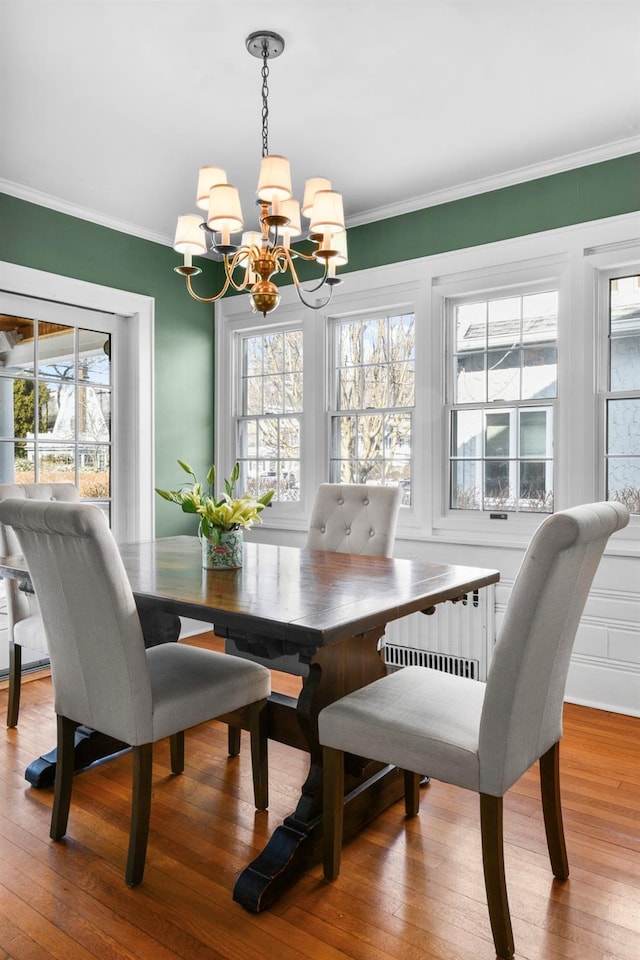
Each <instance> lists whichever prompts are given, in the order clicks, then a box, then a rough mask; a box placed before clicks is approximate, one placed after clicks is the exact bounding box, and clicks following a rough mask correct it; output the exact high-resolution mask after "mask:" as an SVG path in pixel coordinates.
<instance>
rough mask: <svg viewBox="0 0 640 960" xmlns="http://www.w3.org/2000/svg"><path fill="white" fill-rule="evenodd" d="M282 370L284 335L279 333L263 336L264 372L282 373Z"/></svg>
mask: <svg viewBox="0 0 640 960" xmlns="http://www.w3.org/2000/svg"><path fill="white" fill-rule="evenodd" d="M283 370H284V337H283V335H282V334H281V333H272V334H267V335H266V336H265V338H264V372H265V373H282V372H283Z"/></svg>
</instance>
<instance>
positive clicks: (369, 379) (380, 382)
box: [362, 364, 389, 409]
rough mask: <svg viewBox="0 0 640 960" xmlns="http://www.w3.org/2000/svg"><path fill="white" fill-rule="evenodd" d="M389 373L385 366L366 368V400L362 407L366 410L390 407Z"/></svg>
mask: <svg viewBox="0 0 640 960" xmlns="http://www.w3.org/2000/svg"><path fill="white" fill-rule="evenodd" d="M387 371H388V367H387V366H385V365H383V364H376V365H374V366H372V367H364V369H363V374H364V400H363V403H362V406H363V407H365V409H369V408H373V409H379V408H380V407H388V406H389V393H388V389H387V388H388V383H387Z"/></svg>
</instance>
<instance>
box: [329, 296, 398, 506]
mask: <svg viewBox="0 0 640 960" xmlns="http://www.w3.org/2000/svg"><path fill="white" fill-rule="evenodd" d="M333 347H334V351H333V354H334V377H333V381H334V386H333V405H332V406H333V413H332V415H331V462H330V479H331V481H332V482H334V483H336V482H344V483H382V484H399V485H400V486H401V487H402V489H403V503H405V504H409V503H410V502H411V463H412V443H413V407H414V394H415V322H414V315H413V313H407V314H401V315H398V316H375V317H367V318H365V319H355V320H354V319H349V320H336V321H335V322H334V325H333Z"/></svg>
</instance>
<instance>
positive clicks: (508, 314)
mask: <svg viewBox="0 0 640 960" xmlns="http://www.w3.org/2000/svg"><path fill="white" fill-rule="evenodd" d="M521 303H522V301H521V298H520V297H505V299H504V300H490V301H489V303H488V305H487V310H488V316H487V322H488V329H487V342H488V345H489V347H492V346H494V347H497V346H498V345H501V346H503V347H511V346H513V345H515V344H519V343H520V342H521V336H522V335H521V331H520V310H521Z"/></svg>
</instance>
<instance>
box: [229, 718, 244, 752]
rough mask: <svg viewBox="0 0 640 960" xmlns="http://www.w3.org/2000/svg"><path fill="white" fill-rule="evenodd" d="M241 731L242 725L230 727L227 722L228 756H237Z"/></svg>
mask: <svg viewBox="0 0 640 960" xmlns="http://www.w3.org/2000/svg"><path fill="white" fill-rule="evenodd" d="M241 733H242V727H232V726H231V724H229V727H228V733H227V735H228V744H229V746H228V753H229V756H230V757H237V756H238V754H239V753H240V735H241Z"/></svg>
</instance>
